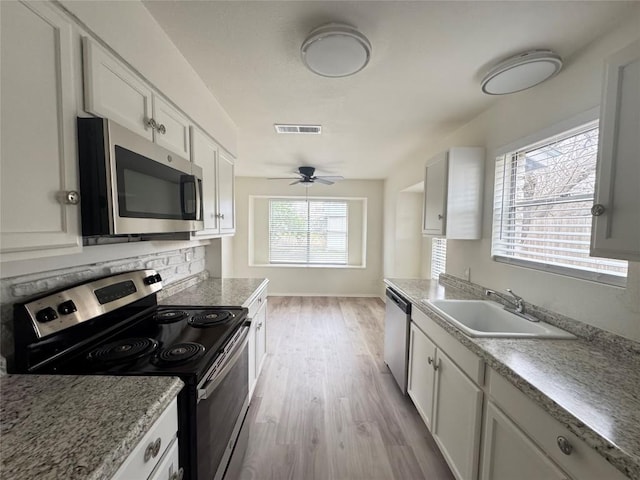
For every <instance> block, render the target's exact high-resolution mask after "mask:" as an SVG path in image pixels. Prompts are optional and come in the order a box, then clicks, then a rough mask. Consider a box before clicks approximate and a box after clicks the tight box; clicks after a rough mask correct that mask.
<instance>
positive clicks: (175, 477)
mask: <svg viewBox="0 0 640 480" xmlns="http://www.w3.org/2000/svg"><path fill="white" fill-rule="evenodd" d="M171 470H173V467H172V468H171ZM171 470H169V480H182V477H184V468H182V467H180V468H179V469H178V471H177V472H172V471H171Z"/></svg>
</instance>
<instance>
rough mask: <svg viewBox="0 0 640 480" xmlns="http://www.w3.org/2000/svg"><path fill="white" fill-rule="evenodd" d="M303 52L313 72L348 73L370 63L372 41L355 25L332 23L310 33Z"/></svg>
mask: <svg viewBox="0 0 640 480" xmlns="http://www.w3.org/2000/svg"><path fill="white" fill-rule="evenodd" d="M300 53H301V55H302V61H303V62H304V64H305V65H306V66H307V68H308V69H309V70H311V71H312V72H313V73H316V74H318V75H321V76H323V77H348V76H349V75H353V74H354V73H357V72H359V71H360V70H362V69H363V68H364V67H366V66H367V64H368V63H369V59H370V58H371V43H369V40H368V39H367V37H365V36H364V35H363V34H362V33H360V32H359V31H358V30H357V29H356V28H355V27H352V26H351V25H346V24H344V23H329V24H327V25H322V26H320V27H318V28H316V29H314V30H313V31H312V32H311V33H310V34H309V36H308V37H307V38H306V39H305V41H304V42H303V43H302V47H300Z"/></svg>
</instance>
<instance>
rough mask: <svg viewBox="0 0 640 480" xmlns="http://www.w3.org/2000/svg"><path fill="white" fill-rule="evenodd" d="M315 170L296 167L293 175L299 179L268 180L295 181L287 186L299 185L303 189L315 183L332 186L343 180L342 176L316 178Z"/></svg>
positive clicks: (281, 178)
mask: <svg viewBox="0 0 640 480" xmlns="http://www.w3.org/2000/svg"><path fill="white" fill-rule="evenodd" d="M315 171H316V169H315V167H298V171H297V172H295V173H294V174H295V175H298V176H299V178H295V177H277V178H269V179H268V180H295V181H294V182H291V183H290V184H289V185H296V184H298V183H301V184H302V185H303V186H305V187H310V186H311V185H313V184H314V183H315V182H318V183H322V184H324V185H333V184H334V183H335V182H336V181H338V180H344V177H342V176H325V175H322V176H316V175H314V173H315Z"/></svg>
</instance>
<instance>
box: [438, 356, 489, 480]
mask: <svg viewBox="0 0 640 480" xmlns="http://www.w3.org/2000/svg"><path fill="white" fill-rule="evenodd" d="M482 396H483V394H482V390H480V388H478V386H477V385H476V384H475V383H473V382H472V381H471V380H470V379H469V377H467V376H466V375H465V374H464V373H462V371H461V370H460V369H459V368H458V367H457V366H456V365H455V364H454V363H453V361H452V360H451V359H450V358H449V357H447V356H446V355H445V354H444V353H442V351H441V350H438V355H437V376H436V395H435V397H436V399H435V402H434V410H433V430H432V433H433V438H434V439H435V440H436V442H437V444H438V446H439V447H440V450H441V452H442V454H443V455H444V458H445V459H446V460H447V463H448V464H449V467H450V468H451V471H452V472H453V474H454V476H455V477H456V478H457V479H458V480H475V479H476V478H477V476H478V457H479V452H480V426H481V419H482Z"/></svg>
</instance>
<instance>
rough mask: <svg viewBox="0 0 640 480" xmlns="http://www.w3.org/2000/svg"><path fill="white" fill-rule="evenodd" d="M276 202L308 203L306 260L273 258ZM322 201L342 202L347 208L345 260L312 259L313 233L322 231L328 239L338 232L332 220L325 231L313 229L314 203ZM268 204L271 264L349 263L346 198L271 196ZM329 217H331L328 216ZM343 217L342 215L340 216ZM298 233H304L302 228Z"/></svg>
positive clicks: (333, 264)
mask: <svg viewBox="0 0 640 480" xmlns="http://www.w3.org/2000/svg"><path fill="white" fill-rule="evenodd" d="M274 202H281V203H284V202H290V204H294V203H296V204H305V203H306V220H307V221H306V226H307V228H306V232H304V233H306V242H305V246H304V250H305V252H304V256H305V259H306V261H292V260H290V261H285V260H275V261H274V260H273V259H272V257H273V253H274V252H273V250H272V246H273V244H272V227H273V223H272V219H273V218H272V209H271V208H272V205H273V203H274ZM320 203H325V204H329V203H335V204H340V205H341V206H344V210H345V215H344V220H345V230H344V247H345V248H344V251H341V252H340V254H341V255H344V261H339V262H338V261H335V262H329V261H324V262H322V261H311V260H312V257H313V249H312V247H311V235H312V234H313V233H321V234H323V235H324V236H325V237H326V238H327V239H328V237H329V236H330V234H331V233H336V232H337V231H336V230H334V229H331V228H330V223H331V222H327V225H326V227H327V228H326V229H325V230H324V231H323V232H317V231H316V230H312V229H311V224H312V222H311V218H312V210H313V207H312V204H320ZM268 204H269V239H268V241H269V249H268V252H269V257H268V258H269V265H287V266H288V265H294V266H296V265H299V266H316V265H322V266H328V267H333V266H345V265H347V264H348V263H349V204H348V202H347V201H345V200H337V199H332V198H321V199H320V198H309V199H298V198H269V199H268ZM327 218H329V217H327ZM340 218H342V217H340ZM297 233H303V231H302V230H300V231H297ZM339 233H341V234H342V233H343V232H339Z"/></svg>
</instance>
